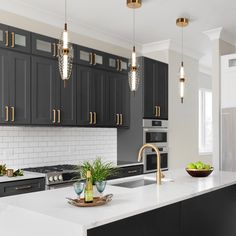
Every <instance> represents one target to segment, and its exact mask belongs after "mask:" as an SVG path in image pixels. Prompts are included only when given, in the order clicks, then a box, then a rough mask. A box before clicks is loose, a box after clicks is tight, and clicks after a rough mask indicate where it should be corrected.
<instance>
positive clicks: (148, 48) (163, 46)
mask: <svg viewBox="0 0 236 236" xmlns="http://www.w3.org/2000/svg"><path fill="white" fill-rule="evenodd" d="M170 44H171V40H170V39H167V40H162V41H158V42H152V43H147V44H143V45H142V49H141V53H142V54H145V53H150V52H155V51H162V50H169V49H170Z"/></svg>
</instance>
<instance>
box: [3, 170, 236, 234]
mask: <svg viewBox="0 0 236 236" xmlns="http://www.w3.org/2000/svg"><path fill="white" fill-rule="evenodd" d="M166 175H167V176H169V177H172V178H173V179H174V182H164V183H163V184H162V185H161V186H158V185H155V184H150V185H147V186H141V187H137V188H132V189H131V188H123V187H117V186H111V185H108V186H107V188H106V192H105V194H106V193H113V194H114V197H113V200H112V202H110V203H109V204H107V205H105V206H100V207H94V208H77V207H74V206H72V205H69V204H68V203H67V201H66V199H65V198H66V197H75V193H74V190H73V188H72V187H67V188H62V189H56V190H49V191H44V192H36V193H30V194H23V195H20V196H12V197H6V198H1V199H0V227H1V234H3V235H5V234H7V235H9V236H13V235H14V236H15V235H17V234H18V235H24V236H28V235H30V236H32V235H34V236H39V235H40V236H42V235H44V236H47V235H56V236H65V235H68V236H69V235H77V236H86V235H88V236H100V235H101V236H108V235H112V236H116V235H122V236H126V235H127V236H128V235H129V236H130V235H135V236H136V235H137V236H139V235H140V236H141V235H142V236H144V235H147V236H149V235H150V236H151V235H160V236H185V235H186V236H195V235H201V236H205V235H207V236H208V235H214V236H224V235H227V236H231V235H232V236H233V235H234V236H235V235H236V224H235V219H236V173H234V172H213V174H212V175H211V176H209V177H207V178H192V177H190V176H189V175H188V174H187V173H186V172H185V171H184V170H175V171H170V172H169V173H166ZM147 177H148V178H150V179H152V178H155V176H154V175H153V174H149V175H148V176H147ZM140 178H142V176H137V177H130V178H125V179H118V180H113V181H110V182H109V183H110V184H113V183H116V182H122V181H127V180H130V179H131V180H135V179H140Z"/></svg>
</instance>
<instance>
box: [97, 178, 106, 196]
mask: <svg viewBox="0 0 236 236" xmlns="http://www.w3.org/2000/svg"><path fill="white" fill-rule="evenodd" d="M95 184H96V187H97V190H98V192H99V193H100V198H101V197H102V193H103V191H104V190H105V188H106V184H107V181H96V182H95Z"/></svg>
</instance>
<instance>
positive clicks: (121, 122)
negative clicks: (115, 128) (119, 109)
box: [120, 114, 123, 125]
mask: <svg viewBox="0 0 236 236" xmlns="http://www.w3.org/2000/svg"><path fill="white" fill-rule="evenodd" d="M120 125H123V115H122V114H120Z"/></svg>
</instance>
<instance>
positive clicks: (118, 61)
mask: <svg viewBox="0 0 236 236" xmlns="http://www.w3.org/2000/svg"><path fill="white" fill-rule="evenodd" d="M116 64H117V66H116V70H117V71H120V60H119V59H116Z"/></svg>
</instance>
